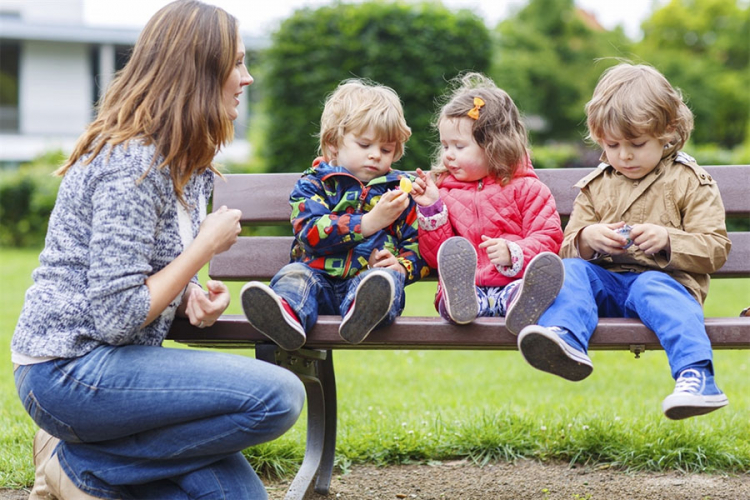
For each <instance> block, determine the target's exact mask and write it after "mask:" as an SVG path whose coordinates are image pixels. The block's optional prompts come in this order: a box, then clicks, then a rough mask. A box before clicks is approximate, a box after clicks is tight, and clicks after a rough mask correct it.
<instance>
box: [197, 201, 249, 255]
mask: <svg viewBox="0 0 750 500" xmlns="http://www.w3.org/2000/svg"><path fill="white" fill-rule="evenodd" d="M240 217H242V212H240V211H239V210H237V209H233V208H231V209H230V208H227V207H226V205H223V206H221V207H220V208H219V209H218V210H216V211H215V212H213V213H210V214H208V215H207V216H206V218H205V219H204V220H203V222H202V223H201V227H200V230H199V231H198V236H196V238H195V240H196V242H197V241H200V242H201V243H203V244H206V245H208V246H209V247H210V248H211V249H212V251H211V255H216V254H218V253H222V252H226V251H227V250H229V248H230V247H231V246H232V245H234V244H235V243H236V242H237V237H238V236H239V234H240V229H241V228H240Z"/></svg>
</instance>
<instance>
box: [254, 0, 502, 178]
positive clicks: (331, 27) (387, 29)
mask: <svg viewBox="0 0 750 500" xmlns="http://www.w3.org/2000/svg"><path fill="white" fill-rule="evenodd" d="M491 50H492V47H491V41H490V35H489V31H488V29H487V28H486V27H485V25H484V24H483V21H482V20H481V19H480V18H479V17H477V16H476V15H475V14H473V13H471V12H469V11H467V10H460V11H458V12H452V11H450V10H448V9H447V8H445V7H444V6H442V5H441V4H440V3H437V2H435V3H433V2H426V3H421V4H407V3H390V2H389V3H386V2H377V1H374V2H365V3H362V4H357V5H351V4H334V5H332V6H325V7H321V8H319V9H316V10H312V9H302V10H298V11H297V12H295V13H294V14H293V15H292V16H291V17H290V18H288V19H287V20H285V21H284V22H283V23H282V24H281V27H280V29H279V30H278V31H277V32H276V33H275V34H274V35H273V37H272V44H271V47H270V48H269V49H268V51H267V52H266V53H265V54H264V55H263V56H264V61H265V65H266V66H265V67H264V68H262V69H260V73H259V74H261V75H263V76H262V79H261V78H259V82H260V81H261V80H265V81H267V82H269V83H268V84H267V85H266V86H265V87H263V88H262V90H261V88H260V87H259V88H258V89H257V91H258V92H262V93H263V95H262V96H261V103H262V104H261V110H260V112H261V113H263V114H264V115H265V116H266V119H263V120H261V123H264V124H267V125H268V126H267V127H265V128H264V130H263V134H262V135H263V137H262V138H260V139H261V140H259V141H254V142H255V145H256V146H257V147H256V153H257V154H258V155H259V156H260V158H261V161H262V163H263V164H264V165H263V166H264V168H265V170H266V171H271V172H299V171H301V170H303V169H304V168H306V167H308V166H309V165H310V162H311V161H312V160H313V159H314V158H315V156H316V151H317V146H318V140H317V137H316V134H317V133H318V132H319V123H320V113H321V111H322V104H323V102H324V101H325V97H326V95H328V94H329V93H330V92H332V91H333V90H334V89H335V88H336V86H337V85H338V84H339V83H340V82H341V81H342V80H345V79H347V78H353V77H359V78H367V79H370V80H373V81H376V82H378V83H381V84H384V85H388V86H389V87H391V88H393V89H394V90H395V91H396V92H397V93H398V94H399V96H400V97H401V100H402V102H403V104H404V112H405V115H406V121H407V123H408V124H409V126H410V127H411V129H412V132H413V135H412V137H411V139H410V140H409V142H408V143H407V148H406V151H407V152H406V156H405V157H404V158H403V159H402V160H400V161H399V163H398V165H397V168H399V169H402V170H414V169H416V168H417V167H421V168H428V167H429V165H430V156H431V153H432V151H433V147H434V145H435V143H436V142H437V140H436V135H437V134H436V133H435V131H434V130H433V129H432V128H431V126H430V123H431V121H432V118H433V116H434V113H435V111H436V107H435V97H436V96H439V95H441V94H442V93H443V92H444V91H445V89H446V85H447V80H449V79H451V78H453V77H454V76H455V75H456V74H458V73H459V72H462V71H467V70H475V71H481V72H486V71H487V69H488V67H489V61H490V53H491Z"/></svg>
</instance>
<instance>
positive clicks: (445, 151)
mask: <svg viewBox="0 0 750 500" xmlns="http://www.w3.org/2000/svg"><path fill="white" fill-rule="evenodd" d="M452 89H453V91H452V92H451V93H450V95H449V99H448V102H447V103H446V104H445V105H444V106H443V108H442V110H441V111H440V113H439V115H438V117H437V121H436V127H437V129H438V131H439V132H440V147H439V148H438V149H437V151H436V154H435V162H434V166H433V167H432V171H431V173H430V174H429V175H428V174H426V173H424V172H422V171H421V170H419V169H418V170H417V173H418V176H419V177H418V178H417V179H416V181H415V182H414V186H413V191H412V196H413V198H414V200H415V201H416V202H417V204H418V219H419V248H420V251H421V253H422V256H423V257H424V259H425V261H426V262H427V263H428V265H429V266H430V267H433V268H435V267H437V269H438V274H439V278H440V281H439V285H438V291H437V295H436V297H435V307H436V308H437V310H438V311H439V312H440V315H441V316H442V317H443V318H445V319H446V320H448V321H451V322H453V323H457V324H466V323H470V322H471V321H473V320H474V319H475V318H476V317H477V316H505V317H506V322H505V323H506V328H507V329H508V330H509V331H511V332H512V333H514V334H518V331H519V330H520V328H522V327H523V326H525V325H527V324H529V323H528V321H532V324H533V320H534V319H535V318H536V319H538V317H539V315H541V313H542V312H543V311H544V310H545V309H546V308H547V307H548V306H549V304H550V303H552V301H554V299H555V296H556V295H557V293H558V291H559V290H560V287H561V286H562V282H563V276H564V270H563V266H562V263H561V261H560V259H559V258H558V257H557V252H558V250H559V249H560V244H561V242H562V239H563V233H562V228H561V225H560V217H559V215H558V214H557V208H556V206H555V200H554V198H553V197H552V193H550V190H549V188H548V187H547V186H546V185H545V184H544V183H542V182H541V181H540V180H539V178H538V177H537V176H536V174H535V173H534V168H533V167H532V165H531V161H530V159H529V152H528V149H527V147H528V141H527V135H526V128H525V127H524V125H523V123H522V122H521V117H520V113H519V111H518V108H516V105H515V103H514V102H513V100H512V99H511V98H510V96H509V95H508V94H507V93H506V92H505V91H503V90H502V89H500V88H498V87H497V86H496V85H495V84H494V82H493V81H492V80H490V79H489V78H487V77H486V76H484V75H482V74H479V73H468V74H466V75H464V76H459V77H457V78H456V79H454V81H453V82H452ZM521 278H523V280H522V279H521Z"/></svg>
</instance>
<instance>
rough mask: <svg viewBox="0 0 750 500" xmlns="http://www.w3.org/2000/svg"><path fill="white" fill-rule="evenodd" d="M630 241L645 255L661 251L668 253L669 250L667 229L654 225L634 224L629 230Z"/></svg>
mask: <svg viewBox="0 0 750 500" xmlns="http://www.w3.org/2000/svg"><path fill="white" fill-rule="evenodd" d="M630 239H631V240H633V244H635V245H636V246H637V247H638V248H640V249H641V250H643V253H645V254H646V255H654V254H656V253H659V252H661V251H662V250H665V251H667V252H669V251H670V249H671V247H670V244H669V232H667V228H665V227H662V226H657V225H656V224H635V225H634V226H633V229H631V230H630Z"/></svg>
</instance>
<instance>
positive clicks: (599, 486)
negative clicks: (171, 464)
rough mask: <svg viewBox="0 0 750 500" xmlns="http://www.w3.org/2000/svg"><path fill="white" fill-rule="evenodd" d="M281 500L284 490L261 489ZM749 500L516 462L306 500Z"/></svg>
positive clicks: (699, 484) (451, 467)
mask: <svg viewBox="0 0 750 500" xmlns="http://www.w3.org/2000/svg"><path fill="white" fill-rule="evenodd" d="M267 486H268V491H269V498H270V500H281V499H283V498H284V493H285V492H286V489H287V488H288V486H289V483H288V482H271V483H267ZM27 498H28V491H24V490H7V489H6V490H0V500H26V499H27ZM324 499H326V500H370V499H371V500H399V499H407V500H411V499H417V500H453V499H456V500H458V499H460V500H519V499H524V500H526V499H529V500H535V499H538V500H750V472H748V473H745V474H741V475H709V474H680V473H677V472H668V473H654V472H640V473H633V474H627V473H624V472H620V471H614V470H611V469H606V468H588V467H575V468H570V467H569V466H568V465H567V464H562V463H553V464H550V463H545V464H540V463H538V462H532V461H519V462H518V463H516V464H507V463H502V464H495V465H488V466H485V467H476V466H473V465H470V464H468V463H467V462H465V461H456V462H448V463H443V464H440V465H434V466H429V465H404V466H391V467H374V466H369V465H364V466H355V467H352V468H351V470H350V471H349V473H348V474H336V475H334V478H333V481H332V483H331V494H330V495H329V496H327V497H324V496H321V495H317V494H312V495H308V497H307V500H324Z"/></svg>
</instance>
